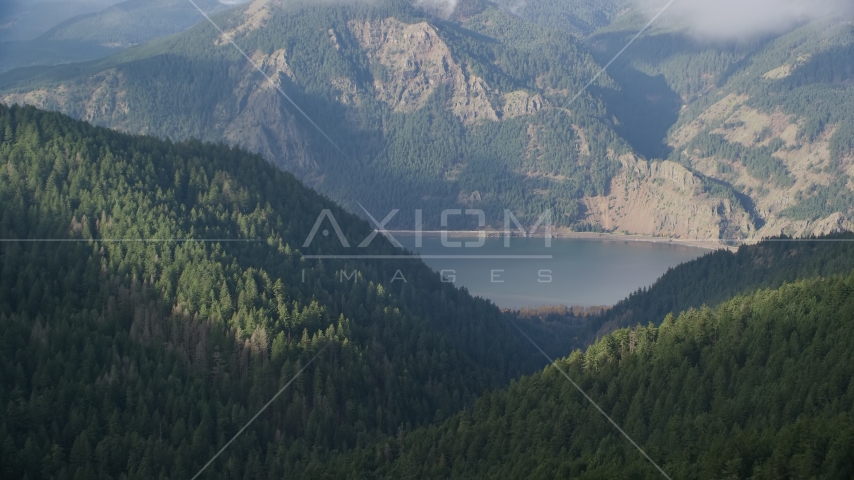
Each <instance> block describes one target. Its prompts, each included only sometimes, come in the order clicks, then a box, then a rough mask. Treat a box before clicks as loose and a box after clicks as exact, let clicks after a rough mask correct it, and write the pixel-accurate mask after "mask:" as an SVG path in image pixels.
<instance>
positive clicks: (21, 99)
mask: <svg viewBox="0 0 854 480" xmlns="http://www.w3.org/2000/svg"><path fill="white" fill-rule="evenodd" d="M126 97H127V88H126V86H125V78H124V76H123V75H122V74H121V72H118V71H116V70H114V69H110V70H105V71H103V72H100V73H98V74H96V75H93V76H91V77H89V78H86V79H85V81H83V82H76V83H69V84H62V85H59V86H57V87H55V88H49V89H47V88H40V89H37V90H32V91H29V92H24V93H13V94H9V95H4V96H2V97H0V101H2V102H3V103H5V104H6V105H13V104H18V105H33V106H35V107H38V108H42V109H45V110H59V111H62V112H63V113H66V114H68V115H71V116H72V117H75V118H79V119H80V120H85V121H87V122H90V123H94V124H98V125H107V126H110V127H112V128H116V129H119V130H126V129H127V128H128V113H129V112H130V106H129V105H128V102H127V99H126ZM139 133H145V132H139Z"/></svg>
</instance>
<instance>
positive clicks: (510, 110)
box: [501, 90, 546, 118]
mask: <svg viewBox="0 0 854 480" xmlns="http://www.w3.org/2000/svg"><path fill="white" fill-rule="evenodd" d="M503 100H504V108H503V109H502V112H501V113H502V114H503V115H502V118H514V117H521V116H525V115H534V114H535V113H537V112H539V111H540V110H542V109H543V108H544V107H545V106H546V101H545V100H543V97H541V96H540V95H539V94H533V95H531V94H529V93H527V92H525V91H522V90H517V91H515V92H510V93H505V94H504V96H503Z"/></svg>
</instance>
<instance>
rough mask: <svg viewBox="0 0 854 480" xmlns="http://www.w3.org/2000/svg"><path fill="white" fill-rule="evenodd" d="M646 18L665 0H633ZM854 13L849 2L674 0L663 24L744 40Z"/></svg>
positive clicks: (718, 37)
mask: <svg viewBox="0 0 854 480" xmlns="http://www.w3.org/2000/svg"><path fill="white" fill-rule="evenodd" d="M635 2H636V3H637V4H638V5H639V6H640V7H641V8H642V9H643V10H644V13H646V14H647V15H648V16H650V17H651V16H652V15H655V13H656V12H658V11H659V10H660V9H661V8H662V7H663V6H664V5H666V4H667V1H666V0H635ZM852 13H854V2H852V0H676V1H675V2H674V3H673V4H672V5H671V6H670V7H669V8H668V10H667V11H666V12H665V13H664V14H663V15H662V17H661V21H662V22H669V23H671V24H673V23H676V24H681V25H686V24H687V26H688V27H689V28H690V30H691V32H692V33H693V34H694V35H695V36H697V37H701V38H707V39H712V40H732V39H746V38H750V37H754V36H757V35H763V34H769V33H779V32H782V31H785V30H786V29H788V28H791V27H792V26H794V25H796V24H798V23H800V22H804V21H809V20H815V19H818V18H823V17H829V16H841V15H851V14H852Z"/></svg>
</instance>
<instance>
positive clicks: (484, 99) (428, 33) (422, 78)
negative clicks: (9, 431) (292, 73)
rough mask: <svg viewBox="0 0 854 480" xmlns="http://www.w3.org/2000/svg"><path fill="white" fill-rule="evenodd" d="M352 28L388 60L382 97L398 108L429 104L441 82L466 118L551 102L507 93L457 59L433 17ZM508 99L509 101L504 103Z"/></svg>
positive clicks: (372, 52) (373, 57)
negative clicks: (428, 19) (435, 25)
mask: <svg viewBox="0 0 854 480" xmlns="http://www.w3.org/2000/svg"><path fill="white" fill-rule="evenodd" d="M348 27H349V28H350V31H351V32H352V33H353V35H354V36H355V37H356V39H357V40H358V41H359V44H360V45H361V46H362V47H363V48H365V49H366V50H367V52H368V57H369V59H370V61H371V62H372V63H378V64H379V65H382V67H384V68H383V70H384V76H383V77H380V78H375V79H374V89H375V90H376V95H377V99H379V100H381V101H383V102H385V103H387V104H389V105H391V106H392V108H393V109H394V111H396V112H403V113H407V112H412V111H415V110H418V109H420V108H421V107H423V106H424V105H425V104H426V103H427V100H428V99H429V98H430V96H431V95H432V94H433V93H434V92H435V91H436V90H438V89H439V88H442V87H444V88H447V89H448V92H449V93H450V100H449V101H448V108H449V109H450V110H451V111H452V112H453V113H454V115H456V116H457V117H459V118H460V120H462V121H463V123H466V124H472V123H476V122H479V121H483V120H487V121H497V120H498V119H499V117H500V116H501V115H502V114H503V116H504V117H505V118H513V117H518V116H520V115H532V114H534V113H536V112H537V111H539V110H540V109H542V108H544V107H545V105H546V104H545V101H544V100H543V98H542V97H541V96H540V95H536V94H535V95H531V94H528V93H527V92H524V91H517V92H510V93H506V94H504V95H503V98H502V95H501V93H500V92H498V91H497V90H495V89H493V88H492V87H490V85H489V84H487V83H486V82H485V81H484V80H483V79H482V78H480V77H478V76H477V75H475V74H473V73H472V72H471V71H470V70H469V68H468V67H467V66H466V65H464V64H461V63H460V62H458V61H457V60H456V59H454V57H453V55H452V53H451V50H450V48H449V47H448V45H447V44H446V43H445V42H444V41H443V40H442V39H441V38H440V36H439V34H438V32H436V29H434V28H433V27H432V26H431V25H430V24H428V23H427V22H421V23H416V24H406V23H403V22H401V21H399V20H397V19H395V18H386V19H382V20H365V21H351V22H350V23H349V24H348ZM502 104H503V107H502Z"/></svg>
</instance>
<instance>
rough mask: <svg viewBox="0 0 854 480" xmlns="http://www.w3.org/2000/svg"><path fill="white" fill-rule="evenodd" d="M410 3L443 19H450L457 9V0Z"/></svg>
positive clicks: (422, 0)
mask: <svg viewBox="0 0 854 480" xmlns="http://www.w3.org/2000/svg"><path fill="white" fill-rule="evenodd" d="M412 3H414V4H415V5H418V6H419V7H422V8H424V9H426V10H431V11H433V12H434V13H436V14H438V15H439V16H442V17H445V18H447V17H450V16H451V14H452V13H454V10H455V9H456V8H457V0H414V1H413V2H412Z"/></svg>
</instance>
